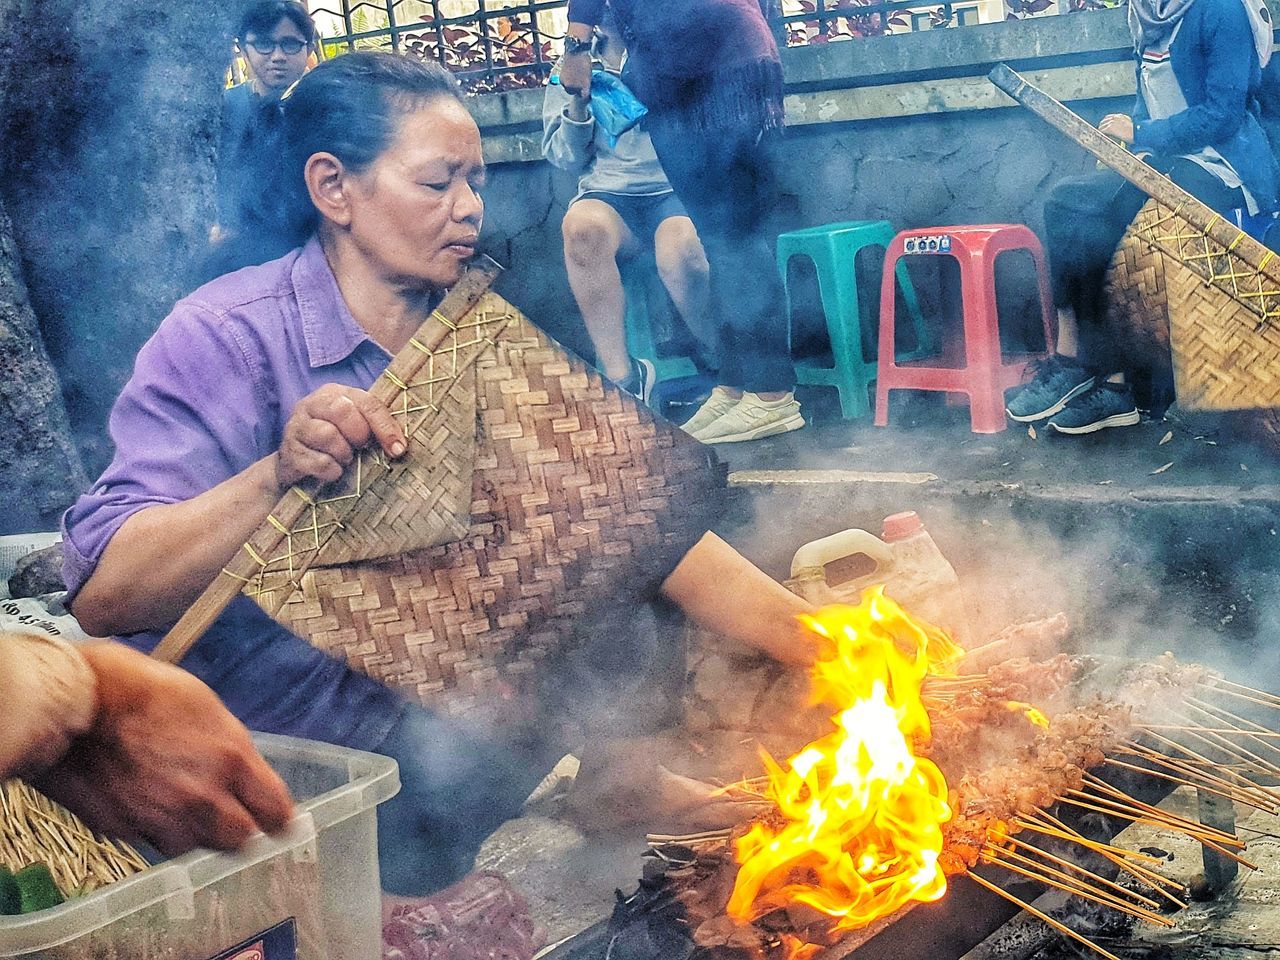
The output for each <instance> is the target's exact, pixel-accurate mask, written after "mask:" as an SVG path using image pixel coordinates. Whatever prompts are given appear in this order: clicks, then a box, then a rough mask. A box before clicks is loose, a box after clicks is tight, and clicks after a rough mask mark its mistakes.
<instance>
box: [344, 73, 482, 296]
mask: <svg viewBox="0 0 1280 960" xmlns="http://www.w3.org/2000/svg"><path fill="white" fill-rule="evenodd" d="M484 178H485V169H484V157H483V155H482V154H481V149H480V129H479V128H478V127H477V126H476V123H475V121H474V120H472V119H471V114H469V113H468V112H467V110H466V108H465V107H463V106H462V104H460V103H458V102H457V101H456V100H454V99H452V98H448V97H442V98H440V99H437V100H434V101H432V102H431V103H428V104H426V105H425V106H422V107H419V108H418V109H416V110H414V111H413V112H412V113H408V114H405V115H404V117H403V118H402V119H401V121H400V127H399V130H398V131H397V133H396V137H395V139H394V140H393V141H392V143H391V146H390V147H388V148H387V149H386V150H385V151H383V153H382V155H381V156H379V157H378V159H377V160H375V161H374V162H373V163H372V164H371V165H370V166H369V168H368V169H367V170H365V171H364V172H363V173H360V174H358V175H356V176H355V177H353V178H352V181H353V185H352V186H353V188H352V190H351V191H350V195H349V198H348V203H349V207H348V210H349V213H350V217H351V220H350V224H349V234H350V237H351V239H352V241H353V242H354V243H355V245H356V246H357V248H358V249H359V250H360V251H361V252H362V254H363V255H364V257H365V258H366V259H367V260H368V261H369V262H370V264H371V265H372V266H373V267H374V269H375V270H376V271H377V272H378V273H379V274H380V275H381V276H383V277H385V278H387V279H388V280H390V281H391V282H392V283H395V284H397V285H398V286H404V287H408V288H421V287H424V286H425V287H431V288H434V289H443V288H446V287H451V286H453V285H454V284H455V283H457V282H458V279H459V278H460V277H461V276H462V272H463V269H464V267H465V265H466V262H467V261H468V260H469V259H471V257H472V256H473V255H474V254H475V248H476V242H477V240H478V239H479V237H480V226H481V223H482V222H483V220H484V201H483V200H482V199H481V197H480V190H481V188H482V187H483V186H484Z"/></svg>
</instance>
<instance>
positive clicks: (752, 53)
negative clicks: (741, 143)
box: [569, 0, 783, 132]
mask: <svg viewBox="0 0 1280 960" xmlns="http://www.w3.org/2000/svg"><path fill="white" fill-rule="evenodd" d="M604 6H605V2H604V0H569V20H570V21H572V22H574V23H586V24H591V25H595V24H597V23H599V22H600V20H601V18H602V17H603V15H604ZM609 6H610V9H611V10H612V11H613V14H614V17H615V18H616V19H617V21H618V26H619V27H620V28H621V29H622V34H623V36H624V38H625V39H626V43H627V49H628V51H629V52H630V59H629V60H628V61H627V67H626V70H625V71H623V79H624V80H625V81H626V83H627V85H628V86H629V87H631V89H632V90H633V91H635V94H636V96H638V97H639V98H640V99H641V100H642V101H644V104H645V106H647V107H648V108H649V111H650V121H649V122H651V123H674V124H679V125H682V126H684V127H688V128H692V129H695V130H698V131H701V132H710V131H715V130H726V129H727V130H749V131H753V132H755V131H761V130H767V129H772V128H776V127H781V126H782V121H783V110H782V64H781V61H780V59H779V57H778V46H777V43H776V41H775V40H774V37H773V33H772V31H771V29H770V26H769V23H768V20H767V19H766V17H765V10H766V8H768V7H769V6H770V0H692V2H691V0H610V3H609Z"/></svg>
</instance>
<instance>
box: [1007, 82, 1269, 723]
mask: <svg viewBox="0 0 1280 960" xmlns="http://www.w3.org/2000/svg"><path fill="white" fill-rule="evenodd" d="M988 79H989V80H990V81H991V82H992V83H994V84H995V85H996V86H997V87H999V88H1000V89H1001V90H1003V91H1004V92H1005V93H1007V94H1008V95H1009V96H1011V97H1013V99H1015V100H1017V101H1018V102H1019V103H1020V104H1022V105H1023V106H1024V107H1026V108H1027V109H1028V110H1030V111H1031V112H1032V113H1034V114H1035V115H1036V116H1038V117H1039V118H1040V119H1042V120H1044V121H1046V122H1047V123H1049V124H1050V125H1052V126H1054V127H1056V128H1057V129H1058V130H1060V131H1061V132H1062V133H1064V134H1066V135H1067V136H1068V137H1070V138H1071V139H1072V140H1074V141H1075V142H1076V143H1078V144H1079V145H1080V146H1082V147H1084V149H1086V150H1088V151H1089V152H1090V153H1092V154H1093V155H1094V156H1095V157H1097V158H1098V159H1099V160H1101V161H1102V162H1103V163H1105V164H1106V165H1107V166H1108V167H1110V168H1111V169H1112V170H1114V171H1115V172H1116V173H1118V174H1120V176H1122V177H1124V178H1125V179H1126V180H1128V181H1129V182H1130V183H1132V184H1133V185H1134V186H1135V187H1137V188H1138V189H1139V190H1141V191H1143V192H1144V193H1146V194H1147V195H1148V196H1150V197H1153V198H1154V199H1156V200H1157V201H1159V202H1160V203H1162V204H1163V205H1165V206H1166V207H1169V208H1170V209H1172V210H1174V211H1176V212H1177V214H1178V215H1179V216H1180V217H1182V218H1183V219H1184V220H1186V221H1187V223H1189V224H1191V225H1192V226H1193V227H1195V228H1196V229H1197V230H1199V231H1201V232H1202V233H1204V234H1207V235H1208V236H1209V237H1211V238H1212V239H1213V240H1215V241H1217V242H1218V243H1220V244H1221V245H1222V246H1223V247H1226V248H1228V249H1230V250H1231V251H1232V252H1233V253H1234V254H1235V255H1236V256H1238V257H1239V258H1240V259H1241V260H1243V261H1244V262H1245V263H1247V264H1248V265H1249V266H1250V267H1252V268H1253V269H1255V270H1257V271H1258V272H1259V273H1261V274H1263V275H1264V276H1266V277H1267V279H1268V280H1270V281H1271V282H1272V283H1273V284H1276V285H1280V258H1277V257H1276V255H1275V254H1273V253H1272V252H1271V251H1270V250H1268V249H1267V248H1266V247H1265V246H1263V245H1262V244H1261V243H1259V242H1258V241H1257V240H1254V239H1253V238H1252V237H1250V236H1249V235H1248V234H1246V233H1244V232H1243V231H1241V229H1240V228H1239V227H1237V226H1236V225H1235V224H1234V223H1232V222H1231V221H1229V220H1225V219H1223V217H1222V216H1221V214H1218V213H1215V212H1214V211H1213V210H1211V209H1209V207H1207V206H1205V205H1204V204H1203V203H1201V202H1200V201H1199V200H1197V199H1196V198H1195V197H1193V196H1192V195H1191V194H1189V193H1187V191H1185V190H1183V189H1182V188H1181V187H1180V186H1178V185H1177V184H1176V183H1174V182H1173V181H1172V180H1170V179H1169V178H1168V177H1166V176H1165V175H1164V174H1162V173H1160V172H1159V171H1158V170H1156V169H1155V168H1154V167H1152V166H1150V165H1149V164H1147V163H1145V162H1143V161H1142V160H1140V159H1138V158H1137V157H1136V156H1134V155H1133V154H1132V153H1130V152H1129V151H1128V150H1126V149H1125V148H1124V147H1122V146H1121V145H1120V144H1118V143H1116V142H1115V141H1114V140H1112V139H1111V138H1110V137H1108V136H1107V135H1106V134H1104V133H1102V131H1100V130H1099V129H1098V128H1097V127H1095V126H1093V125H1092V124H1091V123H1088V122H1087V121H1085V120H1084V119H1082V118H1081V117H1080V116H1078V115H1077V114H1075V113H1073V112H1072V111H1071V110H1068V109H1067V108H1066V107H1064V106H1063V105H1062V104H1061V103H1059V102H1058V101H1057V100H1055V99H1053V97H1051V96H1049V95H1048V94H1047V93H1045V92H1044V91H1043V90H1040V89H1039V88H1038V87H1036V86H1035V85H1034V84H1032V83H1030V82H1028V81H1027V79H1026V78H1025V77H1023V76H1021V75H1020V74H1019V73H1017V72H1016V71H1015V70H1012V69H1011V68H1010V67H1009V66H1008V65H1007V64H1003V63H1001V64H997V65H996V68H995V69H994V70H992V71H991V73H990V74H988ZM1186 265H1187V267H1188V268H1189V269H1192V270H1195V271H1196V272H1197V273H1200V274H1201V275H1203V271H1204V270H1205V269H1206V267H1205V266H1203V265H1202V264H1200V263H1198V262H1197V263H1188V264H1186ZM1278 706H1280V705H1278Z"/></svg>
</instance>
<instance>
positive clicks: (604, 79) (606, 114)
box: [551, 70, 649, 147]
mask: <svg viewBox="0 0 1280 960" xmlns="http://www.w3.org/2000/svg"><path fill="white" fill-rule="evenodd" d="M551 82H552V83H559V82H560V75H559V74H556V75H555V76H554V77H552V78H551ZM648 113H649V110H648V108H647V107H645V105H644V104H643V103H641V102H640V101H639V99H637V97H636V95H635V94H634V93H632V92H631V90H630V88H628V87H627V85H626V84H625V83H623V82H622V80H621V79H619V78H618V77H616V76H615V75H613V74H612V73H609V72H608V71H607V70H592V71H591V114H592V116H594V117H595V119H596V123H598V124H600V127H601V129H603V130H604V132H605V135H606V136H607V137H608V138H609V146H611V147H616V146H617V145H618V138H619V137H621V136H622V135H623V134H624V133H626V132H627V131H628V130H630V129H631V128H632V127H634V126H635V125H636V124H637V123H639V122H640V121H641V120H643V119H644V118H645V116H646V115H647V114H648Z"/></svg>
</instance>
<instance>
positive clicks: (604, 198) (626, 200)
mask: <svg viewBox="0 0 1280 960" xmlns="http://www.w3.org/2000/svg"><path fill="white" fill-rule="evenodd" d="M578 200H599V201H601V202H602V203H607V204H608V205H609V206H611V207H613V209H614V210H615V211H616V212H617V214H618V216H620V217H621V218H622V222H623V223H625V224H626V225H627V229H629V230H630V231H631V232H632V234H634V235H635V238H636V239H637V240H638V241H640V242H641V243H646V244H652V243H653V238H654V236H655V235H656V234H657V232H658V227H659V226H660V225H661V224H662V221H663V220H666V219H668V218H670V217H687V216H689V213H688V211H686V210H685V208H684V204H683V203H681V202H680V198H679V197H677V196H676V195H675V192H674V191H672V192H669V193H654V194H648V195H642V196H634V195H632V194H628V193H601V192H587V193H584V194H583V195H582V196H580V197H579V198H578ZM578 200H575V201H574V203H577V202H578Z"/></svg>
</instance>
